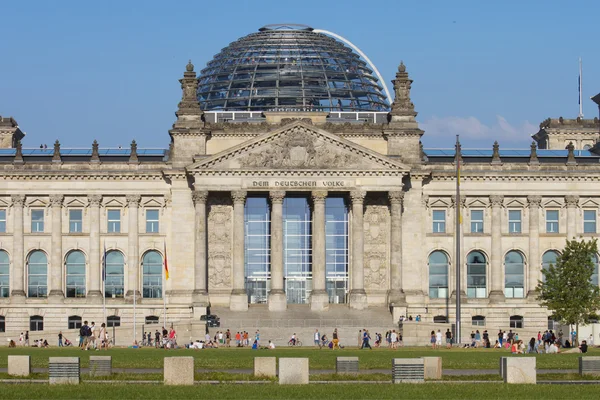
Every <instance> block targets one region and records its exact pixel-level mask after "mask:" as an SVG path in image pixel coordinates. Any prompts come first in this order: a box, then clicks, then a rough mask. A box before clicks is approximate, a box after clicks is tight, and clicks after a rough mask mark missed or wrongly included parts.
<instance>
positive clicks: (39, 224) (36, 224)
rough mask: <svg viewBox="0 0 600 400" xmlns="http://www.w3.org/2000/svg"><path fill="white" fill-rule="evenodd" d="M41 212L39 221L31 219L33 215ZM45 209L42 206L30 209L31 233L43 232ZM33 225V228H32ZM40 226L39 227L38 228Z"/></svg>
mask: <svg viewBox="0 0 600 400" xmlns="http://www.w3.org/2000/svg"><path fill="white" fill-rule="evenodd" d="M34 213H35V214H37V213H41V217H42V219H41V221H40V220H35V221H34V219H33V215H34ZM45 213H46V211H45V210H44V209H43V208H34V209H32V210H31V233H44V222H45V221H44V219H45ZM34 227H35V228H34ZM40 228H41V229H40Z"/></svg>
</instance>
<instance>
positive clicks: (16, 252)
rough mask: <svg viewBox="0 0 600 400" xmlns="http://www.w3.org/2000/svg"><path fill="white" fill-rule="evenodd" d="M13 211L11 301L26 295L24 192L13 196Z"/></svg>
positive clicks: (17, 300)
mask: <svg viewBox="0 0 600 400" xmlns="http://www.w3.org/2000/svg"><path fill="white" fill-rule="evenodd" d="M11 201H12V212H13V222H14V225H13V254H12V256H13V257H12V263H11V264H12V269H11V270H10V276H11V278H12V282H11V288H12V291H11V293H10V296H11V301H13V302H22V301H23V300H22V298H23V297H25V290H24V285H25V277H24V271H25V266H24V264H23V262H24V260H25V254H24V241H23V205H24V204H25V196H24V195H22V194H14V195H12V196H11Z"/></svg>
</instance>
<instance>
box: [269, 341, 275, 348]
mask: <svg viewBox="0 0 600 400" xmlns="http://www.w3.org/2000/svg"><path fill="white" fill-rule="evenodd" d="M269 350H275V343H273V342H271V341H270V340H269Z"/></svg>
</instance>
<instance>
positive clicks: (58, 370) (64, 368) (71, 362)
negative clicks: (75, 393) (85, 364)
mask: <svg viewBox="0 0 600 400" xmlns="http://www.w3.org/2000/svg"><path fill="white" fill-rule="evenodd" d="M80 371H81V370H80V364H79V357H50V359H49V360H48V382H49V383H50V384H51V385H65V384H67V385H79V379H80Z"/></svg>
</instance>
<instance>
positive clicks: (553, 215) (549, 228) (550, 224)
mask: <svg viewBox="0 0 600 400" xmlns="http://www.w3.org/2000/svg"><path fill="white" fill-rule="evenodd" d="M546 233H558V210H546Z"/></svg>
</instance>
